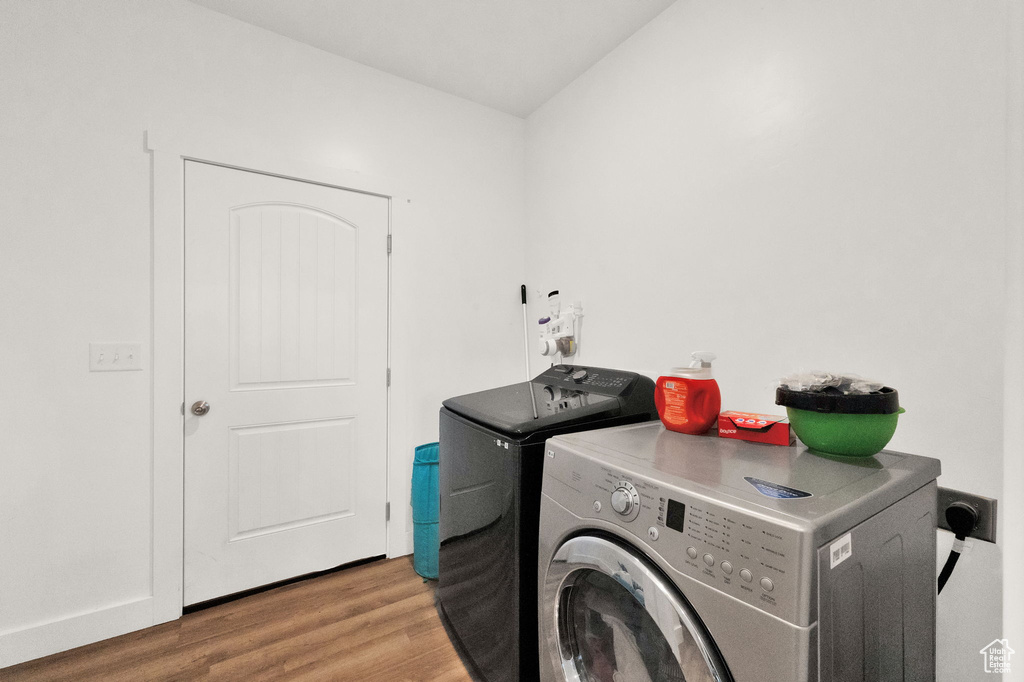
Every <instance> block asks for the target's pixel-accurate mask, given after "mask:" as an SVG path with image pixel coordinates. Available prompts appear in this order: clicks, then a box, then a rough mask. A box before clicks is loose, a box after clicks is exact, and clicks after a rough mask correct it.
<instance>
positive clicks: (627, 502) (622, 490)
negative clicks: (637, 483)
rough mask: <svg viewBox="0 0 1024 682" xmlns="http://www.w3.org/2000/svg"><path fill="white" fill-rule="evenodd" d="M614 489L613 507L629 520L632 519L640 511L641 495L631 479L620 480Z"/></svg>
mask: <svg viewBox="0 0 1024 682" xmlns="http://www.w3.org/2000/svg"><path fill="white" fill-rule="evenodd" d="M615 485H616V486H617V487H616V488H615V490H613V491H612V509H614V510H615V512H616V513H617V514H619V516H624V517H625V518H626V520H627V521H632V520H633V519H635V518H636V517H637V514H639V513H640V495H638V494H637V492H636V488H634V487H633V484H632V483H630V482H629V481H619V482H618V483H616V484H615Z"/></svg>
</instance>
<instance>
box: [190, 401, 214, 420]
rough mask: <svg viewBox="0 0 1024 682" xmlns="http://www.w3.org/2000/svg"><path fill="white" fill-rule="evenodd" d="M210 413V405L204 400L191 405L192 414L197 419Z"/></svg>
mask: <svg viewBox="0 0 1024 682" xmlns="http://www.w3.org/2000/svg"><path fill="white" fill-rule="evenodd" d="M209 411H210V403H208V402H206V401H205V400H197V401H195V402H194V403H192V414H194V415H195V416H197V417H202V416H203V415H204V414H206V413H207V412H209Z"/></svg>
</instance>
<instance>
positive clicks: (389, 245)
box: [388, 234, 391, 254]
mask: <svg viewBox="0 0 1024 682" xmlns="http://www.w3.org/2000/svg"><path fill="white" fill-rule="evenodd" d="M388 253H389V254H390V253H391V235H390V234H389V235H388Z"/></svg>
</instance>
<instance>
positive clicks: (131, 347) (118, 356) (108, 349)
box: [89, 343, 142, 372]
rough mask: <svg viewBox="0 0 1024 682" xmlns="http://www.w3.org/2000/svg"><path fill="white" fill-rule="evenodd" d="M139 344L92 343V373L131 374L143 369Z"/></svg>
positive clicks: (90, 369) (90, 361) (90, 353)
mask: <svg viewBox="0 0 1024 682" xmlns="http://www.w3.org/2000/svg"><path fill="white" fill-rule="evenodd" d="M141 353H142V345H141V344H138V343H90V344H89V371H90V372H131V371H133V370H139V369H142V359H141Z"/></svg>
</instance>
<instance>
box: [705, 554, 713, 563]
mask: <svg viewBox="0 0 1024 682" xmlns="http://www.w3.org/2000/svg"><path fill="white" fill-rule="evenodd" d="M704 563H706V564H707V565H708V566H714V565H715V557H713V556H711V555H710V554H705V555H704Z"/></svg>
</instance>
